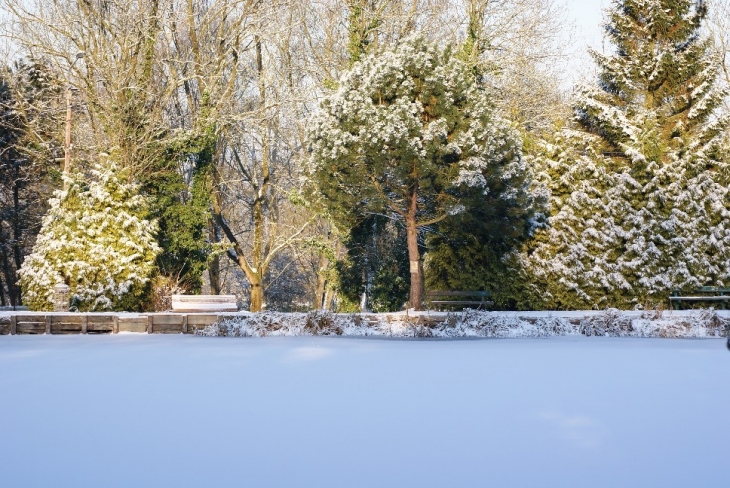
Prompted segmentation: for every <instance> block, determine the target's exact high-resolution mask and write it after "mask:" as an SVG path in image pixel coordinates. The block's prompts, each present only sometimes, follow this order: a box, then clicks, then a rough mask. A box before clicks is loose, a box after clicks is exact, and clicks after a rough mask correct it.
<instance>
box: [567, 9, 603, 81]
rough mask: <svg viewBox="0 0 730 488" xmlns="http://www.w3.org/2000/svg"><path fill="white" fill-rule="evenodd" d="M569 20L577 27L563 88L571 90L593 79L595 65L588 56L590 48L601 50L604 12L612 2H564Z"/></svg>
mask: <svg viewBox="0 0 730 488" xmlns="http://www.w3.org/2000/svg"><path fill="white" fill-rule="evenodd" d="M563 1H564V3H565V5H566V7H567V13H568V19H569V21H571V22H572V23H573V24H574V26H575V31H574V35H573V39H572V45H570V46H567V47H566V49H568V50H569V51H570V55H571V59H570V61H569V63H568V71H567V73H566V77H565V78H564V82H563V86H564V88H565V89H567V90H570V89H571V87H572V86H573V84H574V83H576V82H578V81H579V80H581V79H583V80H584V81H589V80H591V79H592V77H593V74H592V69H593V67H594V66H593V63H592V61H591V59H590V58H589V56H588V54H587V48H588V46H591V47H593V48H595V49H597V50H599V51H600V50H601V47H602V46H601V41H602V38H603V28H602V27H601V24H602V23H603V11H604V10H605V9H606V8H608V7H609V6H610V5H611V0H563Z"/></svg>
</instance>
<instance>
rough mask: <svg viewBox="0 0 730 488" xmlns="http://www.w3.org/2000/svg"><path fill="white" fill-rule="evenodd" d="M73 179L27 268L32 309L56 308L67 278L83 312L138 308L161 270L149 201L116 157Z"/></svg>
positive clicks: (24, 277)
mask: <svg viewBox="0 0 730 488" xmlns="http://www.w3.org/2000/svg"><path fill="white" fill-rule="evenodd" d="M64 178H65V179H66V189H65V190H63V191H57V192H56V194H55V198H52V199H51V200H50V210H49V212H48V214H47V215H46V216H45V218H44V220H43V226H42V229H41V232H40V234H39V235H38V239H37V241H36V244H35V247H34V248H33V253H32V254H30V255H29V256H28V257H27V258H26V259H25V261H24V262H23V266H22V268H21V270H20V275H21V279H20V283H21V286H22V290H23V300H24V303H27V304H28V306H29V307H30V308H31V309H32V310H51V309H52V306H53V302H52V296H53V287H54V286H55V285H56V284H57V283H66V284H68V285H69V286H70V288H71V294H72V304H73V306H74V307H76V308H77V309H78V310H80V311H91V310H110V309H115V310H124V309H125V308H126V309H129V308H130V307H134V306H135V304H136V302H137V300H138V299H139V297H140V296H141V295H142V294H143V292H144V287H145V285H146V284H147V282H148V281H149V279H150V277H151V275H152V273H153V271H154V269H155V257H156V256H157V254H158V253H159V247H158V245H157V242H156V241H155V237H154V235H155V232H157V224H156V223H155V222H152V221H149V220H146V219H145V213H146V206H147V202H146V200H145V198H144V197H142V196H141V195H139V193H138V186H137V185H136V184H134V183H129V182H126V181H125V180H124V178H123V176H122V175H120V174H119V173H118V169H117V167H116V165H115V164H114V163H113V162H111V161H106V162H104V164H103V165H97V166H96V167H95V168H94V170H93V171H91V174H90V178H88V181H87V178H86V177H85V176H84V175H82V174H76V175H73V177H64Z"/></svg>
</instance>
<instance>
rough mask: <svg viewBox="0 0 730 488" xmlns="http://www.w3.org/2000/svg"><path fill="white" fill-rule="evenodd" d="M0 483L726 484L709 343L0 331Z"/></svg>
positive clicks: (729, 366) (726, 356)
mask: <svg viewBox="0 0 730 488" xmlns="http://www.w3.org/2000/svg"><path fill="white" fill-rule="evenodd" d="M0 402H1V411H2V415H0V486H4V487H13V488H17V487H52V486H68V487H163V486H171V487H203V486H210V487H228V486H231V487H233V486H235V487H240V486H250V487H267V486H272V487H273V486H277V487H278V486H282V487H343V488H344V487H485V486H493V487H512V486H513V487H561V488H565V487H611V488H617V487H622V488H625V487H642V488H643V487H650V486H657V487H663V488H666V487H704V488H707V487H726V486H728V483H730V481H729V480H730V472H729V471H728V468H727V466H728V461H730V413H729V411H730V410H729V409H730V352H728V351H727V349H726V348H725V341H724V340H722V339H704V340H680V339H616V338H595V337H594V338H585V337H555V338H548V339H502V340H495V339H487V340H457V341H434V340H426V341H415V340H387V339H350V338H336V337H334V338H328V337H291V338H289V337H286V338H263V339H234V338H201V337H191V336H177V335H176V336H157V335H156V336H147V335H132V334H128V335H118V336H102V337H93V336H37V337H32V336H3V337H0Z"/></svg>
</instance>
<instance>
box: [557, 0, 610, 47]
mask: <svg viewBox="0 0 730 488" xmlns="http://www.w3.org/2000/svg"><path fill="white" fill-rule="evenodd" d="M565 3H566V5H567V6H568V12H569V16H570V17H571V19H572V20H573V21H575V26H576V37H577V39H576V42H578V43H587V44H588V45H592V46H594V47H598V46H599V45H600V42H601V26H600V24H601V22H602V21H603V10H604V9H605V8H607V7H608V6H609V5H610V0H565Z"/></svg>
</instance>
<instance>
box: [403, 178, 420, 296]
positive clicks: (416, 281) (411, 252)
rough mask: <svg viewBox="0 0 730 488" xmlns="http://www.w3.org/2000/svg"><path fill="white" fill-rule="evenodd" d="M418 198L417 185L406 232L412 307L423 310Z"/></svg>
mask: <svg viewBox="0 0 730 488" xmlns="http://www.w3.org/2000/svg"><path fill="white" fill-rule="evenodd" d="M417 199H418V187H417V186H415V187H414V189H413V190H412V192H411V195H410V197H409V202H408V213H407V215H406V232H407V237H408V239H407V240H408V259H409V261H410V268H411V293H410V308H412V309H414V310H421V304H422V303H423V265H422V264H421V255H420V254H419V252H418V226H417V224H416V211H417V210H418V200H417Z"/></svg>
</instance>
